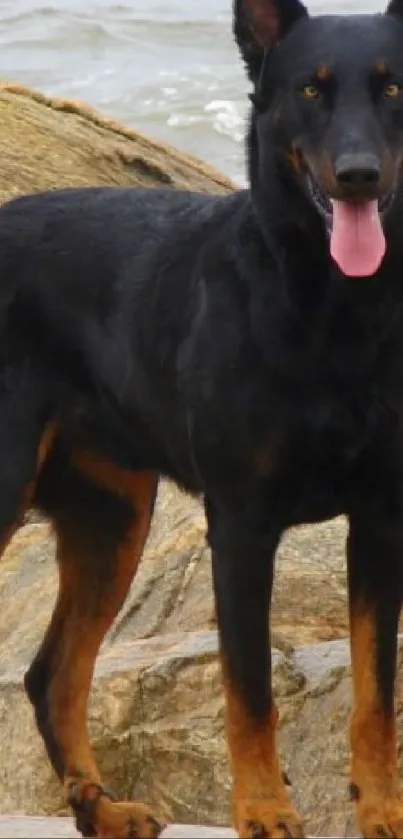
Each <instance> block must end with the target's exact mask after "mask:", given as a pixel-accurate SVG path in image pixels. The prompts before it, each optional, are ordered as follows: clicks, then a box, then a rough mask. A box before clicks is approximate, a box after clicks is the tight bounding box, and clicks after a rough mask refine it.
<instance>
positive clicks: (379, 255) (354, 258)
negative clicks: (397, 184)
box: [307, 175, 393, 277]
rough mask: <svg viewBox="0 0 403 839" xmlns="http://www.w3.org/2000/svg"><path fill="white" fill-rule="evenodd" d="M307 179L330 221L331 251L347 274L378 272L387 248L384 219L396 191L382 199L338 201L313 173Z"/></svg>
mask: <svg viewBox="0 0 403 839" xmlns="http://www.w3.org/2000/svg"><path fill="white" fill-rule="evenodd" d="M307 183H308V189H309V193H310V195H311V198H312V200H313V202H314V204H315V205H316V207H317V209H318V211H319V212H320V214H321V216H322V217H323V218H324V221H325V224H326V229H327V232H328V235H329V238H330V253H331V255H332V257H333V259H334V261H335V262H336V263H337V264H338V266H339V268H340V269H341V271H342V272H343V274H346V275H347V276H349V277H369V276H372V275H373V274H375V273H376V271H377V270H378V268H379V266H380V265H381V262H382V260H383V257H384V255H385V251H386V241H385V235H384V232H383V227H382V220H383V217H384V216H385V214H386V213H387V211H388V209H389V207H390V205H391V203H392V201H393V193H392V192H389V193H387V194H386V195H384V196H383V197H382V199H380V200H378V199H372V200H366V201H340V200H337V201H336V200H335V199H331V198H329V197H328V196H327V195H326V193H325V192H324V191H323V190H322V189H321V187H320V186H319V184H318V183H317V182H316V181H315V180H314V179H313V178H312V176H311V175H308V177H307Z"/></svg>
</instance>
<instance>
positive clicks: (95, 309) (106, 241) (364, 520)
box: [0, 0, 403, 718]
mask: <svg viewBox="0 0 403 839" xmlns="http://www.w3.org/2000/svg"><path fill="white" fill-rule="evenodd" d="M251 5H252V6H253V3H251ZM268 5H270V6H271V7H273V8H275V9H276V8H277V7H276V4H275V3H271V4H268ZM235 6H236V17H235V32H236V35H237V37H238V40H239V42H240V46H241V49H242V52H243V54H244V57H245V60H246V61H247V65H248V71H249V74H250V77H251V79H252V82H253V84H254V96H253V101H254V106H253V112H252V119H251V125H250V132H249V140H248V151H249V153H248V161H249V171H250V178H251V189H248V190H244V191H238V192H236V193H234V194H231V195H229V196H228V197H214V196H202V195H196V194H190V193H186V192H174V191H168V190H166V191H164V190H155V191H146V190H140V189H113V188H110V189H108V188H102V189H100V188H93V189H71V190H63V191H57V192H53V193H48V194H43V195H36V196H28V197H23V198H18V199H16V200H14V201H12V202H10V203H8V204H7V205H5V206H3V207H2V208H1V209H0V335H1V345H0V362H1V363H0V371H1V372H0V375H1V379H0V382H1V393H0V444H1V449H2V466H1V474H0V489H1V493H2V494H1V496H0V498H1V502H0V524H1V526H2V527H3V528H6V527H7V526H8V525H9V524H10V522H11V520H12V519H13V516H14V514H15V507H16V505H17V501H18V497H19V493H20V492H21V487H22V486H23V485H24V483H25V482H26V480H27V479H28V477H29V475H30V473H31V471H32V464H33V462H34V458H35V450H36V446H37V445H38V442H39V439H40V434H41V431H42V430H43V428H44V427H45V425H46V423H49V422H52V423H54V424H55V425H56V427H57V428H58V433H59V445H61V446H63V447H65V449H66V451H68V450H69V448H70V447H73V448H74V446H76V445H77V444H78V443H79V444H80V445H83V446H85V447H87V448H89V449H91V450H92V451H94V452H96V453H98V454H100V455H102V456H103V457H104V458H105V459H106V460H109V461H113V462H114V463H116V464H118V465H119V466H120V467H124V468H126V469H130V470H152V471H155V472H156V473H158V474H161V475H167V476H169V477H170V478H173V479H174V480H175V481H177V482H178V483H179V484H180V485H181V486H183V487H184V488H185V489H186V490H188V491H190V492H192V493H200V494H202V495H203V496H204V497H205V500H206V510H207V515H208V521H209V539H210V542H211V545H212V548H213V561H214V576H215V588H216V595H217V602H218V617H219V623H220V631H221V642H222V646H223V651H224V654H225V657H226V659H227V662H228V667H229V671H230V674H231V676H232V678H233V680H234V683H235V684H237V685H238V688H239V690H240V691H241V692H242V694H243V696H244V698H245V701H246V704H247V706H248V708H249V710H250V712H251V713H252V714H253V715H255V716H256V717H259V718H261V717H264V715H265V714H266V713H267V709H268V707H269V704H270V701H271V693H270V680H269V662H268V650H267V640H266V639H267V605H268V597H269V591H270V587H271V580H272V559H273V556H274V551H275V548H276V546H277V543H278V540H279V538H280V536H281V534H282V532H283V531H284V529H285V528H287V527H289V526H291V525H293V524H297V523H301V522H308V521H318V520H321V519H325V518H329V517H332V516H335V515H337V514H340V513H345V514H347V515H348V516H349V518H350V522H351V528H352V534H351V537H350V561H351V563H352V569H350V582H351V586H352V591H353V597H354V596H355V594H357V592H358V593H359V594H360V596H361V595H363V594H365V596H366V597H368V598H369V599H372V601H373V602H374V604H375V609H376V614H377V615H378V621H379V626H378V630H379V637H378V640H377V643H378V654H379V678H380V682H381V687H382V692H383V696H384V702H385V707H388V708H390V706H391V702H392V694H393V680H394V653H395V634H396V624H397V615H398V611H399V608H400V602H401V592H402V574H401V562H400V559H399V557H400V549H401V547H402V542H403V528H402V513H403V492H402V490H403V457H402V456H403V452H402V442H403V429H402V419H403V235H402V230H403V188H402V186H401V182H400V158H401V153H402V148H403V133H402V132H403V104H402V102H401V100H399V102H394V103H392V105H391V106H390V107H389V105H387V106H386V105H385V104H384V102H383V100H382V101H380V100H379V101H378V99H377V98H376V93H374V90H375V88H374V87H373V86H374V85H376V84H378V81H377V82H376V83H375V82H373V80H372V76H371V80H370V81H369V82H368V80H367V75H368V77H369V75H370V68H371V67H372V63H373V62H374V61H383V62H386V63H387V65H388V67H389V66H390V67H391V68H392V69H391V70H390V71H388V72H390V73H391V74H392V76H393V78H395V77H396V78H398V80H399V84H400V83H402V84H403V52H402V44H403V23H402V20H401V19H400V18H399V15H400V12H401V10H400V8H399V3H397V2H395V3H394V4H393V5H392V6H391V8H390V10H389V14H387V15H384V16H381V15H378V16H368V17H365V16H362V17H360V16H356V17H349V18H319V19H317V20H314V21H312V20H310V19H308V18H307V17H306V15H305V13H304V10H303V8H302V7H301V6H300V5H299V4H298V3H297V2H296V0H295V2H292V0H290V2H287V3H284V4H283V6H282V7H281V10H282V11H281V15H280V14H277V17H276V16H275V15H272V18H271V21H272V23H271V24H270V26H269V32H268V35H269V38H267V33H266V40H268V41H269V42H268V43H265V44H264V49H263V47H262V43H261V42H260V41H259V40H258V39H256V38H255V37H254V35H253V30H251V29H250V28H249V24H248V21H249V17H248V13H247V12H246V11H245V8H246V6H247V3H243V2H242V1H241V0H238V1H237V3H236V4H235ZM277 11H278V10H277ZM391 12H392V13H393V14H391ZM394 15H395V16H394ZM280 18H281V19H280ZM273 20H274V24H273ZM291 24H295V25H294V26H293V27H291ZM273 26H274V29H273ZM270 27H271V28H270ZM276 27H277V28H276ZM290 27H291V31H290V33H289V34H287V30H288V28H290ZM283 35H284V36H286V37H285V38H284V41H283V42H281V38H282V36H283ZM270 39H271V42H270ZM280 42H281V43H280ZM323 63H325V64H326V65H328V66H330V68H331V73H332V77H333V78H335V79H336V82H337V85H336V86H335V87H334V88H333V89H332V93H331V95H330V93H329V97H328V99H327V100H326V107H323V108H322V109H321V110H318V109H317V107H316V105H312V103H308V102H304V103H302V100H301V98H300V97H299V94H298V92H297V91H298V86H299V85H300V84H308V83H309V79H310V78H311V75H312V73H314V71H315V68H317V66H318V65H321V64H323ZM392 76H391V77H392ZM388 78H389V77H388ZM335 84H336V83H335ZM368 85H369V87H368ZM371 85H372V87H371ZM402 98H403V97H402ZM309 108H316V110H315V111H313V110H309ZM386 108H389V110H386ZM354 132H355V133H354ZM296 137H297V138H298V140H300V139H301V138H302V139H301V147H300V149H299V151H302V154H303V156H304V159H305V162H307V165H308V167H309V169H310V171H311V174H313V175H314V176H315V178H316V180H317V182H318V183H319V186H320V187H321V189H322V191H323V192H324V193H325V192H328V193H329V194H330V195H331V194H332V189H334V190H335V195H336V197H340V187H339V186H337V185H336V186H334V182H333V180H332V176H330V175H329V171H328V170H326V173H325V175H323V178H322V174H323V173H324V172H325V167H324V165H323V153H324V151H326V153H328V155H329V160H330V163H331V165H332V161H334V159H335V157H336V156H337V154H339V153H341V152H343V150H344V146H345V144H346V143H347V140H348V141H349V142H350V144H351V142H352V140H351V137H353V140H354V143H355V145H356V146H357V147H358V149H360V148H361V146H363V147H365V148H364V151H366V149H367V146H368V147H369V148H370V150H371V153H372V152H373V151H374V150H375V151H374V153H375V152H376V154H377V155H378V156H379V159H380V160H381V162H382V161H383V162H382V165H383V164H384V165H385V169H387V168H388V172H389V174H387V175H385V178H384V180H385V184H386V185H387V186H388V187H393V201H392V203H391V206H390V209H389V211H388V213H387V215H386V216H385V218H384V227H385V231H386V239H387V253H386V256H385V258H384V261H383V263H382V265H381V267H380V269H379V270H378V271H377V273H376V274H375V275H374V276H372V277H368V278H365V279H359V280H358V279H351V278H346V277H345V276H344V275H343V274H342V273H341V272H340V270H339V269H338V268H337V266H336V265H335V263H334V262H333V261H332V259H331V257H330V254H329V242H328V236H327V232H326V225H325V223H324V220H323V218H322V216H321V214H320V212H318V208H317V206H316V204H315V202H314V201H313V200H312V195H311V194H310V193H309V190H307V189H306V184H305V182H304V179H303V177H302V176H301V173H300V172H299V171H297V169H296V168H295V167H294V166H293V164H292V162H290V153H291V152H292V151H293V149H294V145H293V144H294V140H295V138H296ZM346 138H347V139H346ZM360 144H361V145H360ZM294 150H295V149H294ZM385 161H386V162H385ZM388 179H389V180H388ZM329 184H330V185H329ZM337 190H339V191H337ZM349 197H351V196H349ZM352 197H353V198H354V195H353V196H352ZM356 197H357V198H360V196H359V195H357V196H356ZM60 481H61V482H62V483H63V474H62V473H61V474H60ZM45 483H46V481H45ZM3 495H4V498H3ZM57 497H60V499H62V498H63V493H61V494H60V496H57ZM35 500H36V503H37V504H39V506H42V507H43V508H45V509H49V504H50V502H49V493H48V495H47V493H46V487H45V486H44V482H43V480H42V483H41V479H40V481H39V484H38V489H37V494H36V499H35ZM53 503H54V504H55V503H56V502H55V501H54V502H53ZM60 503H63V502H62V500H61V501H60ZM50 506H51V505H50ZM102 526H107V523H105V525H103V523H102V522H100V527H102ZM354 593H355V594H354ZM251 651H253V655H252V654H251Z"/></svg>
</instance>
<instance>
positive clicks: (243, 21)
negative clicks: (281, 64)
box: [234, 0, 399, 83]
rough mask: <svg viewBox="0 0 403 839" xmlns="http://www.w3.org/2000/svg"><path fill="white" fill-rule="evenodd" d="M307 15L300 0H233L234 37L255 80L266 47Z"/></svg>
mask: <svg viewBox="0 0 403 839" xmlns="http://www.w3.org/2000/svg"><path fill="white" fill-rule="evenodd" d="M393 2H399V0H392V3H393ZM307 15H308V12H307V10H306V8H305V6H303V5H302V3H300V2H299V0H234V34H235V39H236V41H237V43H238V46H239V49H240V51H241V55H242V57H243V59H244V61H245V64H246V67H247V71H248V75H249V78H250V79H251V80H252V81H253V82H255V83H256V82H257V80H258V78H259V75H260V70H261V67H262V61H263V57H264V54H265V51H266V50H267V49H268V48H270V47H273V46H274V45H275V44H276V43H277V42H278V41H280V40H281V39H282V38H283V37H284V35H286V34H287V32H288V30H289V29H290V28H291V26H293V24H294V23H296V22H297V20H300V18H302V17H307Z"/></svg>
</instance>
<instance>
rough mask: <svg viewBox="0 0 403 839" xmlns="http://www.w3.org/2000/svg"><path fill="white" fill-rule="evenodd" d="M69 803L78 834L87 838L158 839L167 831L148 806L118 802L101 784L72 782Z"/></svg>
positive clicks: (130, 802) (69, 785)
mask: <svg viewBox="0 0 403 839" xmlns="http://www.w3.org/2000/svg"><path fill="white" fill-rule="evenodd" d="M68 802H69V804H70V805H71V807H72V808H73V810H74V811H75V813H76V826H77V830H78V831H79V832H80V833H81V835H82V836H85V837H94V836H97V837H102V839H157V837H158V836H159V835H160V833H161V832H162V830H163V828H164V825H162V824H160V823H159V822H158V821H157V819H156V818H155V817H154V816H153V814H152V813H151V810H150V809H149V807H147V806H146V805H145V804H140V803H137V802H134V801H133V802H132V801H117V800H116V797H115V796H114V794H113V793H111V792H110V790H108V789H107V788H106V787H103V786H101V785H99V784H95V783H88V782H85V781H84V782H82V781H78V780H77V781H75V780H73V781H70V782H69V783H68Z"/></svg>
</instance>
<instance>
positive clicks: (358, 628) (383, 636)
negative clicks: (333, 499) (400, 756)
mask: <svg viewBox="0 0 403 839" xmlns="http://www.w3.org/2000/svg"><path fill="white" fill-rule="evenodd" d="M347 554H348V569H349V597H350V628H351V654H352V669H353V692H354V705H353V713H352V717H351V748H352V763H351V781H352V783H351V793H352V797H353V798H354V799H355V800H356V802H357V818H358V823H359V826H360V829H361V830H362V832H363V834H364V836H365V837H381V836H398V837H402V836H403V800H402V798H401V797H400V795H399V789H398V771H397V745H396V721H395V709H394V686H395V670H396V651H397V630H398V620H399V613H400V608H401V602H402V582H403V521H399V520H398V519H394V520H393V521H391V520H390V518H388V517H387V516H386V515H379V513H377V515H374V514H373V512H371V511H369V510H366V509H364V510H362V509H361V510H360V511H358V512H357V511H355V512H354V513H353V514H352V515H350V534H349V539H348V550H347Z"/></svg>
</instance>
